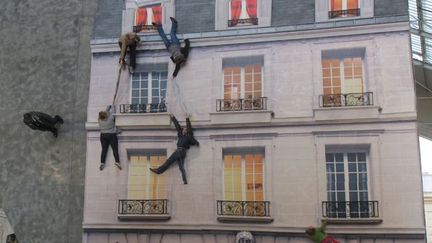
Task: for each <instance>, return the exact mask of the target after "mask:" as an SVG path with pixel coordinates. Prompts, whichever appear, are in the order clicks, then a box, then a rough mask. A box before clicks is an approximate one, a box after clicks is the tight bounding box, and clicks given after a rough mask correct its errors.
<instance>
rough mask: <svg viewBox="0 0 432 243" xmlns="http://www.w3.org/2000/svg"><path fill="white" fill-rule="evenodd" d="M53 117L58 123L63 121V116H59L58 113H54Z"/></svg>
mask: <svg viewBox="0 0 432 243" xmlns="http://www.w3.org/2000/svg"><path fill="white" fill-rule="evenodd" d="M54 119H56V121H57V122H58V123H60V124H63V123H64V121H63V118H61V116H59V115H56V116H55V117H54Z"/></svg>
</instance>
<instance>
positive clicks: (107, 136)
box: [98, 105, 122, 170]
mask: <svg viewBox="0 0 432 243" xmlns="http://www.w3.org/2000/svg"><path fill="white" fill-rule="evenodd" d="M111 108H112V106H111V105H110V106H108V107H107V108H106V109H105V110H104V111H100V112H99V117H98V123H99V129H100V142H101V145H102V152H101V163H100V166H99V170H103V169H104V168H105V160H106V156H107V153H108V147H109V146H110V145H111V148H112V151H113V154H114V160H115V166H117V168H118V169H119V170H121V169H122V167H121V165H120V158H119V152H118V139H117V133H119V130H117V127H116V124H115V117H114V115H113V113H111V112H110V111H111ZM113 112H115V111H114V108H113Z"/></svg>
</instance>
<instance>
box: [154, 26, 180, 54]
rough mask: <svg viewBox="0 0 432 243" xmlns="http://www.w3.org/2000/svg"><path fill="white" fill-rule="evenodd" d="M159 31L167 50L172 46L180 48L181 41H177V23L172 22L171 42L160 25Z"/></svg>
mask: <svg viewBox="0 0 432 243" xmlns="http://www.w3.org/2000/svg"><path fill="white" fill-rule="evenodd" d="M157 30H158V32H159V35H160V37H161V38H162V40H163V42H164V44H165V46H166V48H167V49H168V48H169V46H170V45H171V44H176V45H179V46H180V41H179V39H177V23H175V22H172V26H171V32H170V37H171V42H170V41H169V40H168V38H167V36H166V34H165V32H164V30H163V28H162V25H158V26H157Z"/></svg>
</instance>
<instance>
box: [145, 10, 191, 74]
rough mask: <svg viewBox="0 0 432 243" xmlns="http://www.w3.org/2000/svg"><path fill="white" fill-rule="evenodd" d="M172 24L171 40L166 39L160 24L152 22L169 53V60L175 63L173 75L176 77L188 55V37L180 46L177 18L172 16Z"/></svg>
mask: <svg viewBox="0 0 432 243" xmlns="http://www.w3.org/2000/svg"><path fill="white" fill-rule="evenodd" d="M170 19H171V22H172V25H171V32H170V37H171V41H169V40H168V38H167V36H166V34H165V32H164V30H163V29H162V25H161V24H157V23H152V24H153V25H154V26H156V28H157V30H158V32H159V35H160V37H161V38H162V40H163V42H164V44H165V46H166V48H167V50H168V51H169V52H170V53H171V61H172V62H173V63H174V64H175V65H176V67H175V70H174V73H173V77H176V76H177V74H178V72H179V71H180V68H181V65H183V64H185V63H186V59H187V58H188V55H189V48H190V41H189V39H185V40H184V42H185V46H184V47H180V41H179V39H178V38H177V20H176V19H175V18H173V17H170Z"/></svg>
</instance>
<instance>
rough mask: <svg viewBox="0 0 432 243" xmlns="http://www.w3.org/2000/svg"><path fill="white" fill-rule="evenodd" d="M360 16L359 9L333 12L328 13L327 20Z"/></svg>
mask: <svg viewBox="0 0 432 243" xmlns="http://www.w3.org/2000/svg"><path fill="white" fill-rule="evenodd" d="M357 16H360V9H359V8H354V9H345V10H334V11H329V12H328V17H329V19H335V18H346V17H357Z"/></svg>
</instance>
